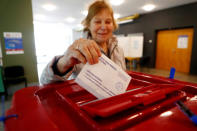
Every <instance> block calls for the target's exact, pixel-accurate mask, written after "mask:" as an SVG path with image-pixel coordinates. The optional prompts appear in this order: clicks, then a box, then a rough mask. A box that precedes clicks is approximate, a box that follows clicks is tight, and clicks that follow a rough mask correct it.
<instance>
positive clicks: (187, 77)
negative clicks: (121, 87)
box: [134, 68, 197, 83]
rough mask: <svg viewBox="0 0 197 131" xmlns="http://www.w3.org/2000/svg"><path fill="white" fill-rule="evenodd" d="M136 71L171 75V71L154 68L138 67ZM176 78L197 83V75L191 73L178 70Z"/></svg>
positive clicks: (164, 75)
mask: <svg viewBox="0 0 197 131" xmlns="http://www.w3.org/2000/svg"><path fill="white" fill-rule="evenodd" d="M134 71H137V72H143V73H147V74H152V75H157V76H163V77H169V74H170V71H167V70H158V69H153V68H138V69H136V70H134ZM174 79H177V80H181V81H187V82H192V83H197V75H189V74H186V73H180V72H176V73H175V78H174Z"/></svg>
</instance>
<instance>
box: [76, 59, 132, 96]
mask: <svg viewBox="0 0 197 131" xmlns="http://www.w3.org/2000/svg"><path fill="white" fill-rule="evenodd" d="M130 80H131V77H130V76H129V75H128V74H127V73H126V72H125V71H124V70H122V68H121V67H119V66H118V65H116V64H115V63H114V62H113V61H111V60H110V59H109V58H107V57H106V56H105V55H102V56H101V57H100V58H99V62H98V63H97V64H94V65H90V64H88V63H86V65H85V66H84V67H83V69H82V70H81V72H80V73H79V74H78V76H77V78H76V79H75V81H76V82H77V83H78V84H79V85H80V86H81V87H83V88H84V89H86V90H87V91H88V92H90V93H92V94H93V95H94V96H96V97H97V98H98V99H104V98H108V97H111V96H115V95H118V94H121V93H124V92H126V89H127V87H128V85H129V82H130Z"/></svg>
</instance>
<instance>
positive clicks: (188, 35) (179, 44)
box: [156, 28, 194, 73]
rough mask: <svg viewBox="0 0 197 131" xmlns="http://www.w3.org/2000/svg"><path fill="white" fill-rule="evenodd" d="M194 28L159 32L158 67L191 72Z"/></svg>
mask: <svg viewBox="0 0 197 131" xmlns="http://www.w3.org/2000/svg"><path fill="white" fill-rule="evenodd" d="M193 32H194V30H193V28H187V29H177V30H165V31H159V32H158V34H157V50H156V68H157V69H165V70H170V68H171V67H174V68H176V71H178V72H185V73H189V71H190V60H191V51H192V42H193Z"/></svg>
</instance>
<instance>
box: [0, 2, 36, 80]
mask: <svg viewBox="0 0 197 131" xmlns="http://www.w3.org/2000/svg"><path fill="white" fill-rule="evenodd" d="M3 32H22V37H23V48H24V54H17V55H6V53H5V43H4V39H3ZM0 39H1V44H2V45H1V47H2V54H3V67H5V66H12V65H22V66H23V67H24V69H25V75H26V77H27V80H28V83H37V82H38V74H37V65H36V53H35V42H34V30H33V14H32V3H31V0H0Z"/></svg>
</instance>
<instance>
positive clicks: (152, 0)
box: [32, 0, 197, 26]
mask: <svg viewBox="0 0 197 131" xmlns="http://www.w3.org/2000/svg"><path fill="white" fill-rule="evenodd" d="M92 1H93V0H32V5H33V16H34V22H35V21H36V22H56V23H65V24H68V25H70V26H77V24H80V23H81V21H82V19H83V18H84V17H85V16H84V15H83V14H82V13H81V12H82V11H83V10H86V9H87V7H88V4H89V3H91V2H92ZM193 2H197V0H125V2H124V3H123V4H121V5H120V6H112V8H113V10H114V13H118V14H120V17H124V16H129V15H133V14H136V13H139V14H144V13H149V12H146V11H144V10H143V9H142V6H144V5H145V4H154V5H155V6H156V7H155V9H154V10H153V11H152V12H154V11H158V10H162V9H166V8H171V7H175V6H180V5H184V4H189V3H193ZM47 3H51V4H53V5H55V6H56V7H57V8H56V10H54V11H46V10H45V9H43V8H42V6H43V5H44V4H47ZM38 15H40V16H42V17H40V18H37V17H36V16H38ZM67 17H73V18H75V21H74V22H72V23H68V22H66V21H65V19H66V18H67Z"/></svg>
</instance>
